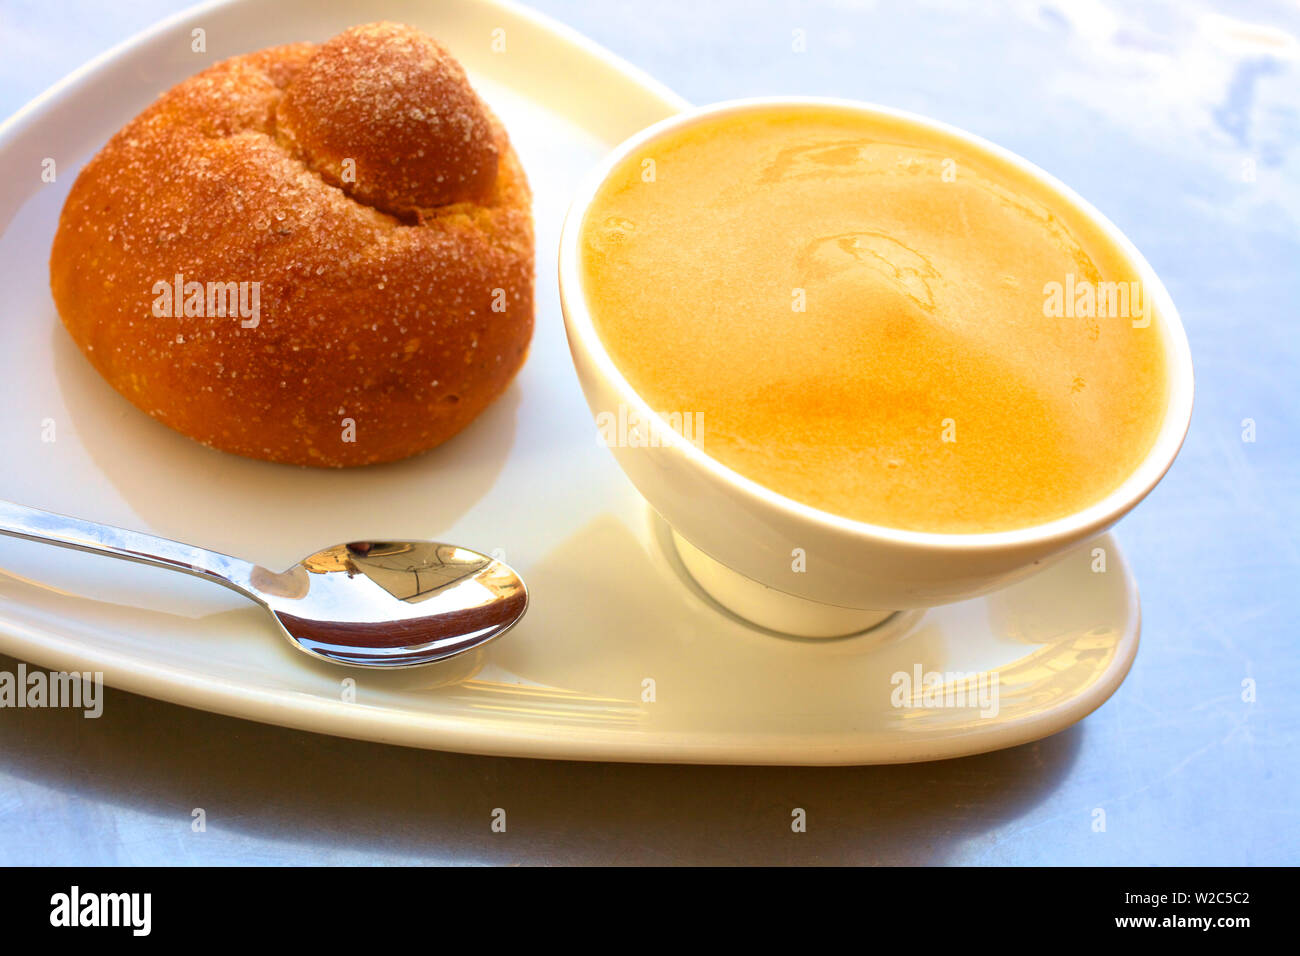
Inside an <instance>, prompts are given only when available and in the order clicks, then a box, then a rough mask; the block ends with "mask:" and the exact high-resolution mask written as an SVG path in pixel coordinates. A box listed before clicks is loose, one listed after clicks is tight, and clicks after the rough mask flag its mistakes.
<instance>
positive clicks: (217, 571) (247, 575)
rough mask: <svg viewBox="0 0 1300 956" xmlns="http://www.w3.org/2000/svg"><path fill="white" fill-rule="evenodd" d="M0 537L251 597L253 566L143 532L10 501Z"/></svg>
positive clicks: (1, 514) (0, 515) (0, 520)
mask: <svg viewBox="0 0 1300 956" xmlns="http://www.w3.org/2000/svg"><path fill="white" fill-rule="evenodd" d="M0 534H6V535H10V536H12V537H15V538H23V539H25V540H27V541H36V542H39V543H41V544H53V545H57V546H58V547H60V548H72V549H74V550H76V551H89V552H91V553H92V554H105V555H108V556H109V557H110V558H122V559H124V560H126V561H137V562H139V563H140V564H151V565H154V566H155V567H160V568H169V569H171V570H173V571H184V572H185V573H186V574H193V575H195V576H196V577H200V578H205V579H207V580H209V581H215V582H217V583H218V584H224V585H225V586H226V587H228V588H232V589H233V590H236V591H239V592H240V593H241V594H245V595H250V596H251V595H252V594H253V590H254V589H253V586H252V580H251V579H252V574H253V569H254V567H255V565H253V564H250V563H249V562H247V561H241V560H240V559H239V558H232V557H230V556H229V555H226V554H220V553H219V552H216V551H205V550H204V549H202V548H196V547H194V546H193V545H189V544H181V542H179V541H172V540H170V539H168V538H158V537H155V536H154V535H151V534H145V533H144V532H142V531H128V530H127V529H125V528H115V527H113V526H112V525H106V524H96V523H95V522H93V521H83V520H81V519H80V518H70V517H68V516H67V515H60V514H54V513H53V512H51V511H40V510H38V509H36V508H28V507H26V506H25V505H16V504H14V503H13V502H11V501H0Z"/></svg>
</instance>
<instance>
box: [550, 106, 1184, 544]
mask: <svg viewBox="0 0 1300 956" xmlns="http://www.w3.org/2000/svg"><path fill="white" fill-rule="evenodd" d="M800 106H804V107H815V108H819V109H821V108H825V109H831V110H845V111H850V112H854V113H857V114H860V115H866V116H869V117H872V118H887V119H891V120H894V121H899V122H902V123H904V124H910V125H912V126H914V127H917V128H920V129H921V130H924V131H927V132H933V133H938V134H941V135H947V136H950V137H955V138H956V139H958V140H960V141H961V142H962V143H963V144H964V145H966V146H968V147H971V148H973V149H974V150H975V151H977V152H984V153H986V154H988V155H990V156H992V157H993V158H994V159H996V160H1001V161H1003V162H1005V163H1008V164H1010V165H1011V166H1013V167H1015V168H1016V169H1017V170H1018V171H1020V172H1021V173H1022V174H1024V175H1026V176H1028V177H1030V178H1032V179H1034V180H1036V181H1037V182H1038V183H1039V185H1041V186H1044V187H1046V188H1047V189H1048V190H1050V191H1053V192H1055V193H1057V194H1058V195H1059V196H1060V197H1061V198H1062V199H1064V200H1065V201H1066V203H1067V204H1069V205H1072V206H1073V207H1074V208H1075V209H1076V211H1077V212H1078V213H1080V214H1081V215H1083V216H1085V217H1087V218H1088V219H1089V220H1090V221H1091V222H1092V223H1093V224H1094V225H1095V226H1097V227H1098V228H1099V229H1100V230H1101V231H1102V232H1103V233H1104V234H1105V236H1106V238H1107V239H1109V240H1110V241H1111V242H1112V243H1113V244H1114V245H1115V247H1116V248H1117V249H1118V250H1119V251H1120V252H1121V253H1122V254H1123V255H1124V257H1125V258H1126V259H1127V260H1128V261H1129V263H1130V265H1132V266H1133V267H1134V271H1135V272H1136V273H1137V276H1138V279H1139V281H1141V283H1142V286H1143V291H1144V293H1145V294H1146V297H1147V301H1148V303H1150V305H1149V306H1148V308H1150V307H1151V305H1154V316H1153V319H1154V323H1156V324H1157V325H1158V327H1159V329H1160V332H1161V333H1162V336H1161V338H1162V342H1163V344H1164V351H1165V365H1166V377H1167V389H1166V391H1167V395H1166V406H1165V415H1164V419H1163V421H1162V422H1161V424H1160V430H1159V432H1158V433H1157V435H1156V439H1155V441H1154V442H1153V443H1152V445H1151V448H1150V449H1149V450H1148V451H1147V454H1146V456H1145V457H1144V458H1143V459H1142V461H1141V463H1140V464H1139V465H1138V466H1137V468H1135V469H1134V470H1133V471H1132V472H1131V473H1130V474H1129V476H1128V477H1127V478H1125V479H1124V481H1122V482H1121V483H1120V484H1119V486H1118V487H1116V488H1114V489H1113V490H1112V491H1111V492H1109V493H1108V494H1107V495H1106V496H1105V497H1103V498H1101V499H1099V500H1098V501H1096V502H1093V503H1092V504H1091V505H1088V506H1087V507H1085V508H1083V509H1081V510H1079V511H1076V512H1074V513H1072V514H1070V515H1066V516H1065V517H1063V518H1056V519H1053V520H1052V521H1049V522H1044V523H1041V524H1036V525H1029V526H1026V527H1023V528H1013V529H1008V530H1002V531H980V532H939V531H914V530H909V529H905V528H893V527H890V526H887V525H878V524H871V523H869V522H865V521H858V520H856V519H853V518H847V517H844V516H842V515H838V514H835V513H834V512H830V511H824V510H822V509H820V508H816V507H814V506H812V505H809V504H805V503H803V502H800V501H796V500H795V499H793V498H790V497H788V496H786V495H783V494H781V493H780V492H778V491H774V490H773V489H771V488H768V487H767V486H765V485H762V484H760V483H759V482H757V481H755V480H754V479H752V478H749V477H747V476H745V475H743V474H741V473H740V472H738V471H736V470H734V469H732V468H730V467H728V466H727V465H724V464H723V463H722V462H720V461H718V460H717V459H715V458H713V457H711V456H710V455H708V454H706V453H705V452H704V451H703V450H702V449H701V448H699V447H698V446H697V445H696V444H694V443H693V442H691V441H690V440H688V439H686V438H685V437H683V436H682V435H680V434H679V433H678V432H677V431H676V430H674V429H673V428H671V427H669V425H668V423H667V422H666V421H665V420H664V418H663V416H661V415H660V414H659V413H658V412H657V411H656V410H655V409H653V408H651V407H650V405H649V403H648V402H647V401H646V400H645V399H644V398H643V397H642V396H641V395H640V394H639V393H638V392H636V391H635V390H634V389H633V388H632V386H631V385H630V384H629V383H628V381H627V379H626V378H625V377H624V375H623V373H622V371H621V370H620V369H619V368H618V366H617V365H616V364H615V363H614V360H613V358H612V357H611V356H610V355H609V352H608V351H607V350H606V348H605V345H604V343H603V342H602V341H601V339H600V336H599V334H598V333H597V332H596V327H595V323H594V322H593V320H592V317H591V312H590V310H589V309H588V307H587V299H586V293H585V290H584V289H583V283H582V270H581V269H580V267H579V265H580V260H581V256H580V247H579V246H580V237H581V232H582V224H583V220H584V219H585V218H586V214H587V210H588V209H589V208H590V205H591V202H592V200H593V199H594V197H595V195H596V193H597V191H598V190H599V189H600V187H601V186H602V185H603V184H604V182H605V181H606V179H608V177H609V175H610V173H611V172H613V170H614V169H615V168H616V167H617V166H618V165H620V164H621V163H622V162H623V160H624V159H625V158H627V157H628V156H629V155H631V154H632V153H634V152H635V151H637V150H638V149H640V148H641V147H643V146H645V145H646V144H648V143H650V142H652V141H654V140H656V139H659V138H661V137H664V136H666V135H668V134H669V133H672V132H675V131H677V130H679V129H682V128H685V127H687V126H690V125H692V124H694V123H698V122H701V121H703V120H707V119H712V118H716V117H719V116H722V115H726V114H735V113H745V112H758V111H763V110H767V109H771V108H789V107H800ZM558 271H559V291H560V305H561V309H562V311H563V313H564V323H565V327H566V330H567V332H568V337H569V343H570V348H571V350H573V351H575V352H576V350H577V349H578V348H582V349H583V350H584V351H585V353H586V354H587V356H588V358H589V359H590V360H591V361H592V362H593V363H594V365H595V367H596V370H597V373H598V374H599V375H600V376H602V377H603V378H604V379H605V380H606V381H607V382H609V383H610V384H611V385H612V386H613V388H614V390H615V391H616V392H617V393H618V395H619V398H620V401H621V402H622V403H624V404H625V405H626V407H627V408H628V409H630V410H631V411H633V412H635V413H636V415H637V416H639V418H640V419H641V420H642V421H649V422H653V423H655V425H656V426H657V428H658V434H660V435H661V436H662V439H661V444H662V445H663V446H664V447H669V448H672V449H674V450H676V451H677V452H678V453H680V454H681V455H683V456H684V457H685V458H686V460H688V461H689V462H690V463H691V464H692V465H693V466H695V467H697V468H701V469H703V470H704V471H705V472H707V473H709V474H710V475H712V476H713V477H714V478H715V479H717V480H719V481H720V482H722V483H723V484H726V485H728V486H729V487H730V488H731V489H732V490H734V491H735V492H737V493H739V494H740V495H741V496H742V497H744V498H745V499H747V500H748V501H750V502H753V503H756V504H759V505H761V506H763V507H765V508H768V509H775V510H776V511H778V512H781V513H783V514H784V515H786V516H788V517H792V518H795V519H797V520H799V521H803V522H807V523H810V524H812V525H813V526H815V527H817V528H819V529H821V530H826V531H832V532H838V533H841V534H849V535H852V536H855V537H859V538H865V539H869V540H872V541H875V542H879V543H889V544H896V545H910V546H919V547H924V548H931V549H939V550H945V551H959V552H960V551H974V550H981V549H1003V548H1013V547H1024V546H1034V545H1049V546H1050V545H1051V544H1053V543H1068V542H1071V541H1075V540H1078V539H1079V538H1080V537H1082V536H1084V535H1087V534H1089V533H1095V532H1099V531H1101V530H1104V529H1105V528H1108V527H1110V526H1111V525H1113V524H1114V523H1115V522H1116V521H1118V520H1119V519H1120V518H1122V517H1123V516H1124V515H1125V514H1126V513H1127V512H1128V511H1129V510H1131V509H1132V508H1133V507H1134V506H1135V505H1137V504H1138V502H1140V501H1141V500H1142V499H1143V498H1145V497H1146V496H1147V494H1149V493H1150V492H1151V490H1152V489H1153V488H1154V487H1155V486H1156V485H1157V484H1158V483H1159V482H1160V479H1161V478H1163V477H1164V475H1165V473H1166V472H1168V470H1169V468H1170V467H1171V466H1172V465H1173V462H1174V459H1175V458H1176V457H1177V455H1178V452H1179V450H1180V449H1181V447H1182V444H1183V440H1184V439H1185V437H1186V435H1187V430H1188V428H1189V426H1190V424H1191V415H1192V406H1193V397H1194V372H1193V368H1192V357H1191V349H1190V346H1189V344H1188V341H1187V333H1186V330H1185V329H1184V328H1183V324H1182V320H1181V318H1180V317H1179V315H1178V311H1177V309H1176V308H1175V306H1174V303H1173V300H1172V298H1171V297H1170V295H1169V291H1168V290H1167V289H1166V288H1165V285H1164V283H1163V282H1161V281H1160V278H1159V276H1157V275H1156V272H1155V270H1154V269H1153V268H1152V267H1151V264H1150V263H1149V262H1147V260H1146V258H1145V257H1144V256H1143V255H1142V254H1141V252H1139V251H1138V249H1137V247H1136V246H1134V245H1133V243H1132V242H1131V241H1130V240H1129V238H1128V237H1127V236H1126V235H1124V233H1123V232H1122V231H1120V229H1119V227H1118V226H1116V225H1115V224H1114V223H1113V222H1111V221H1110V219H1108V218H1107V217H1106V216H1104V215H1103V214H1102V213H1101V212H1100V211H1099V210H1098V209H1097V208H1096V207H1094V206H1093V205H1092V204H1091V203H1089V202H1088V201H1087V200H1086V199H1084V198H1083V197H1082V196H1080V195H1079V194H1078V193H1076V192H1075V191H1074V190H1073V189H1071V188H1070V187H1069V186H1067V185H1065V183H1063V182H1061V181H1060V180H1059V179H1057V178H1056V177H1054V176H1052V175H1051V174H1050V173H1048V172H1046V171H1045V170H1043V169H1041V168H1040V167H1038V166H1036V165H1035V164H1033V163H1031V162H1030V161H1029V160H1027V159H1025V158H1024V157H1022V156H1020V155H1018V154H1016V153H1013V152H1011V151H1010V150H1008V149H1006V148H1004V147H1001V146H998V145H997V144H996V143H992V142H990V141H988V140H986V139H984V138H982V137H980V136H977V135H975V134H973V133H969V132H967V131H965V130H963V129H961V128H959V127H956V126H952V125H950V124H948V123H944V122H941V121H939V120H934V119H931V118H929V117H926V116H921V115H919V114H916V113H912V112H909V111H906V110H900V109H895V108H893V107H889V106H882V105H879V104H875V103H869V102H866V101H862V100H854V99H847V98H841V97H825V96H763V97H745V98H741V99H731V100H724V101H721V102H717V103H711V104H708V105H706V106H698V107H693V108H691V109H687V110H684V111H683V112H681V113H677V114H675V115H673V116H670V117H668V118H666V119H663V120H660V121H659V122H657V123H654V124H652V125H650V126H648V127H646V128H645V129H643V130H641V131H640V132H638V133H636V134H634V135H632V136H630V137H629V138H628V139H626V140H624V141H623V142H622V143H620V144H619V145H618V146H617V147H615V148H614V149H613V150H612V151H611V152H610V153H609V154H608V155H607V156H606V157H605V158H604V159H603V160H602V161H601V162H600V163H599V164H598V165H597V166H596V167H594V168H593V169H591V170H590V171H589V172H588V173H587V174H586V175H585V176H584V178H583V179H582V180H581V182H580V184H579V186H578V189H577V191H576V192H575V194H574V197H573V199H572V201H571V203H570V205H569V208H568V211H567V213H566V215H565V218H564V223H563V226H562V228H561V233H560V249H559V270H558Z"/></svg>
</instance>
